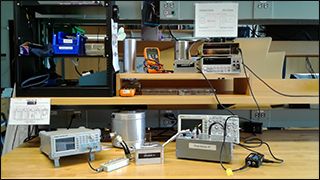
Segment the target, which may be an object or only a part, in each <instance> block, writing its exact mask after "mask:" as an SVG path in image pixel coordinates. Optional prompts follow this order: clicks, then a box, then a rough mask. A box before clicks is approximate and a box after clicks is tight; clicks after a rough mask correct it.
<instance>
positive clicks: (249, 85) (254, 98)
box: [237, 48, 261, 121]
mask: <svg viewBox="0 0 320 180" xmlns="http://www.w3.org/2000/svg"><path fill="white" fill-rule="evenodd" d="M237 49H238V51H239V52H240V55H241V59H242V64H244V58H243V56H242V50H241V49H240V48H237ZM243 72H244V75H245V76H246V81H247V84H248V87H249V91H250V93H251V96H252V99H253V101H254V103H255V104H256V106H257V109H258V112H259V115H258V121H260V116H261V109H260V106H259V104H258V101H257V99H256V97H255V95H254V93H253V90H252V87H251V84H250V82H249V77H248V74H247V70H246V68H243Z"/></svg>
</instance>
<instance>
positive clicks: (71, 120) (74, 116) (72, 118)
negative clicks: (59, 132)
mask: <svg viewBox="0 0 320 180" xmlns="http://www.w3.org/2000/svg"><path fill="white" fill-rule="evenodd" d="M75 118H76V114H75V113H73V114H72V115H71V119H70V122H69V125H68V127H67V129H70V128H71V125H72V122H73V120H74V119H75Z"/></svg>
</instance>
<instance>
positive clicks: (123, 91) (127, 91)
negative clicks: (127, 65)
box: [119, 89, 136, 97]
mask: <svg viewBox="0 0 320 180" xmlns="http://www.w3.org/2000/svg"><path fill="white" fill-rule="evenodd" d="M119 94H120V96H123V97H132V96H134V95H135V94H136V89H120V93H119Z"/></svg>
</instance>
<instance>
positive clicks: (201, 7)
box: [194, 2, 238, 37]
mask: <svg viewBox="0 0 320 180" xmlns="http://www.w3.org/2000/svg"><path fill="white" fill-rule="evenodd" d="M194 22H195V26H194V27H195V34H194V36H195V37H237V36H238V3H231V2H227V3H196V4H195V21H194Z"/></svg>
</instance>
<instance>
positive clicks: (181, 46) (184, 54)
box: [174, 41, 189, 60]
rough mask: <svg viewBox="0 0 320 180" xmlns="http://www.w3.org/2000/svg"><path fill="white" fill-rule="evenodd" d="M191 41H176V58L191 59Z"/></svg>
mask: <svg viewBox="0 0 320 180" xmlns="http://www.w3.org/2000/svg"><path fill="white" fill-rule="evenodd" d="M188 50H189V42H188V41H176V44H175V53H174V59H175V60H186V59H189V52H188Z"/></svg>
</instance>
